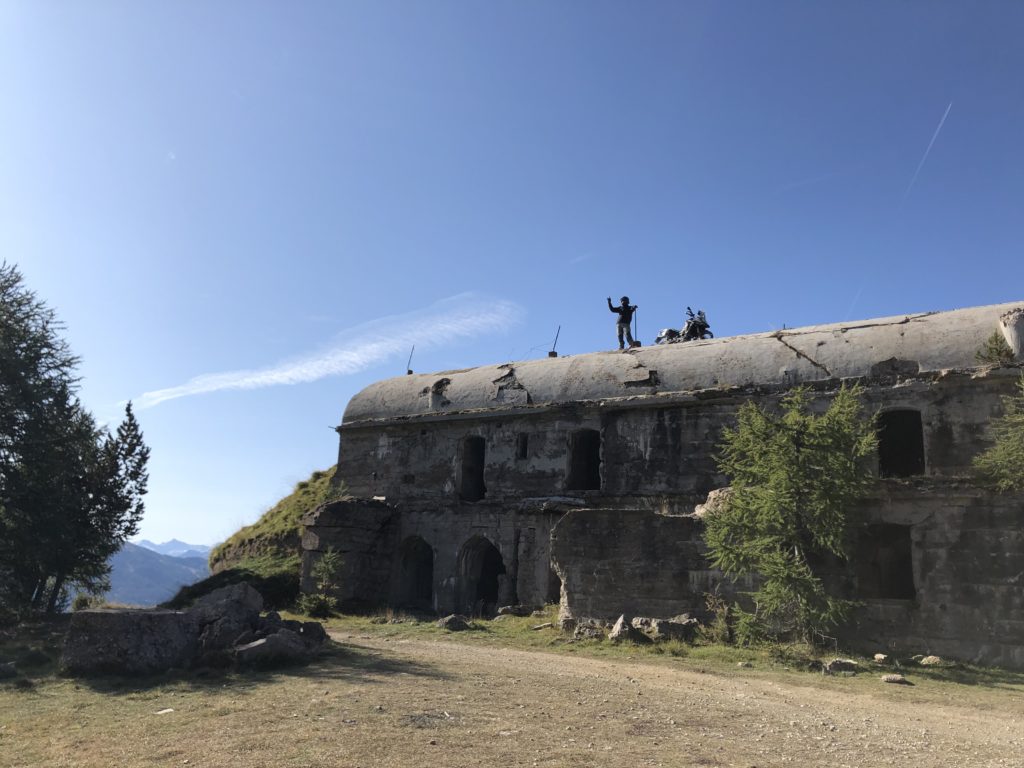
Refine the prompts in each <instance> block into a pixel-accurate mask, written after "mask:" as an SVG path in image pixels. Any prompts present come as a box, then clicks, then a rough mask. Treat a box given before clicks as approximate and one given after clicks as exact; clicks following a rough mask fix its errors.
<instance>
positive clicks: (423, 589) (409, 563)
mask: <svg viewBox="0 0 1024 768" xmlns="http://www.w3.org/2000/svg"><path fill="white" fill-rule="evenodd" d="M401 552H402V565H401V568H402V570H401V573H400V574H399V584H398V604H399V606H400V607H403V608H419V609H421V610H431V609H432V608H433V600H434V550H433V549H432V548H431V547H430V545H429V544H427V542H425V541H424V540H423V539H421V538H420V537H419V536H413V537H411V538H409V539H406V541H405V543H404V544H403V545H402V549H401Z"/></svg>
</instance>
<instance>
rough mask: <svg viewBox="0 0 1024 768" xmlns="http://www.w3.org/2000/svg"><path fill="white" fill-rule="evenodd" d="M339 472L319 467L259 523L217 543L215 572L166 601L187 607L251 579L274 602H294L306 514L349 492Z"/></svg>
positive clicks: (212, 566)
mask: <svg viewBox="0 0 1024 768" xmlns="http://www.w3.org/2000/svg"><path fill="white" fill-rule="evenodd" d="M334 471H335V467H331V468H330V469H328V470H317V471H316V472H314V473H313V474H312V475H310V476H309V479H308V480H303V481H301V482H299V483H298V484H297V485H296V486H295V490H293V491H292V492H291V493H290V494H288V495H287V496H285V497H284V498H283V499H281V500H280V501H279V502H277V504H275V505H274V506H273V507H271V508H270V509H268V510H267V511H266V512H264V513H263V515H262V517H260V519H259V520H257V521H256V522H255V523H253V524H252V525H247V526H245V527H244V528H242V529H241V530H239V531H237V532H235V533H234V534H233V535H232V536H231V537H230V538H228V540H227V541H225V542H224V543H222V544H218V545H217V546H216V547H214V549H213V551H212V552H210V571H211V572H212V574H213V575H212V576H210V578H208V579H205V580H203V581H201V582H199V583H197V584H193V585H192V586H190V587H185V588H184V589H182V590H181V591H180V592H179V593H178V594H177V595H176V596H175V597H174V599H172V600H171V601H170V602H168V603H167V605H168V606H169V607H174V608H178V607H182V606H185V605H188V604H189V603H191V602H192V601H193V600H195V599H196V598H197V597H199V596H201V595H204V594H206V593H207V592H209V591H211V590H213V589H216V588H218V587H222V586H225V585H227V584H234V583H237V582H239V581H247V582H249V583H250V584H252V585H253V586H254V587H255V588H256V589H257V590H259V591H260V592H261V593H262V594H263V597H264V599H265V600H266V601H267V603H268V605H269V606H271V607H274V608H284V607H287V606H289V605H290V604H291V603H292V602H293V601H294V600H295V598H296V597H297V596H298V592H299V563H300V559H301V557H300V556H301V551H302V550H301V547H302V525H301V520H302V517H303V516H304V515H305V514H306V513H307V512H309V511H310V510H312V509H313V508H315V507H317V506H318V505H320V504H322V503H324V502H325V501H331V500H333V499H337V498H342V497H343V495H344V491H343V490H342V489H339V488H335V487H334V486H332V484H331V481H332V479H333V478H334Z"/></svg>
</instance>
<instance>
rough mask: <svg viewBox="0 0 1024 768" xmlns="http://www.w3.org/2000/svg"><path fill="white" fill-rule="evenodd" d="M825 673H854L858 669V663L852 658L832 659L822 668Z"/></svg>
mask: <svg viewBox="0 0 1024 768" xmlns="http://www.w3.org/2000/svg"><path fill="white" fill-rule="evenodd" d="M822 670H823V671H824V673H825V674H826V675H835V674H838V673H840V672H852V673H854V674H856V673H857V672H859V671H860V664H858V663H857V662H856V661H854V660H853V659H832V661H830V662H828V663H827V664H825V665H824V667H823V668H822Z"/></svg>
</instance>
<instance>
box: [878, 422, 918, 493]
mask: <svg viewBox="0 0 1024 768" xmlns="http://www.w3.org/2000/svg"><path fill="white" fill-rule="evenodd" d="M878 472H879V474H880V475H881V476H882V477H912V476H914V475H923V474H924V431H923V430H922V428H921V412H920V411H911V410H901V411H884V412H882V413H880V414H879V415H878Z"/></svg>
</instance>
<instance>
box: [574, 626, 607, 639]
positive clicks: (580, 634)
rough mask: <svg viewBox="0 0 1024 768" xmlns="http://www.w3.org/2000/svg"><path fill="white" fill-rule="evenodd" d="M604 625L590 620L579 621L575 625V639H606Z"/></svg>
mask: <svg viewBox="0 0 1024 768" xmlns="http://www.w3.org/2000/svg"><path fill="white" fill-rule="evenodd" d="M604 633H605V630H604V627H602V626H600V625H599V624H595V623H592V622H588V621H583V622H577V623H576V624H574V625H573V630H572V637H573V640H604V637H605V634H604Z"/></svg>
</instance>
